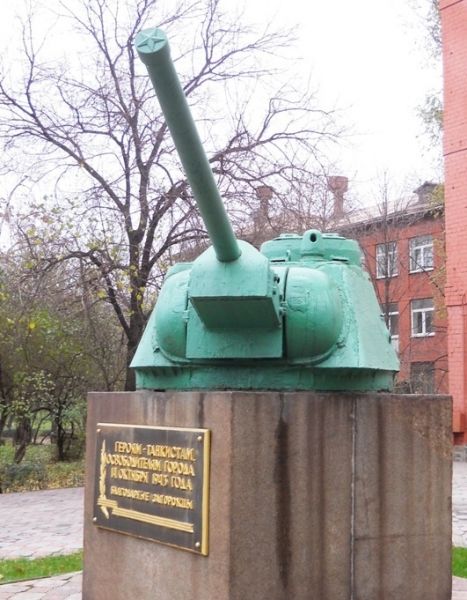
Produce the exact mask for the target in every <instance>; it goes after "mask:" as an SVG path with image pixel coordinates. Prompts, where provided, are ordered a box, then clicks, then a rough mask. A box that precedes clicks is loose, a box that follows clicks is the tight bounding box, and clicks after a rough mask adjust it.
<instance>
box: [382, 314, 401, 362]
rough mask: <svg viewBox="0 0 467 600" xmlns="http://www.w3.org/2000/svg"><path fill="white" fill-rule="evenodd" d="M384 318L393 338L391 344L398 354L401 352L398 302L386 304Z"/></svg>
mask: <svg viewBox="0 0 467 600" xmlns="http://www.w3.org/2000/svg"><path fill="white" fill-rule="evenodd" d="M384 317H385V320H386V325H387V328H388V329H389V334H390V336H391V343H392V345H393V346H394V349H395V350H396V352H399V306H398V304H397V302H390V303H389V304H386V306H385V310H384Z"/></svg>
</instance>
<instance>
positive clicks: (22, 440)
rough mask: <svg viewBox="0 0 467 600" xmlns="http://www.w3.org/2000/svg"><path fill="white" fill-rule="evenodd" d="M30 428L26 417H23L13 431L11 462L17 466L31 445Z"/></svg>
mask: <svg viewBox="0 0 467 600" xmlns="http://www.w3.org/2000/svg"><path fill="white" fill-rule="evenodd" d="M31 437H32V428H31V422H30V420H29V419H28V418H27V417H23V418H22V419H21V421H20V422H19V424H18V425H17V427H16V431H15V439H14V444H15V455H14V458H13V461H14V462H15V463H16V464H19V463H20V462H21V461H22V460H23V458H24V455H25V454H26V449H27V447H28V445H29V444H30V443H31Z"/></svg>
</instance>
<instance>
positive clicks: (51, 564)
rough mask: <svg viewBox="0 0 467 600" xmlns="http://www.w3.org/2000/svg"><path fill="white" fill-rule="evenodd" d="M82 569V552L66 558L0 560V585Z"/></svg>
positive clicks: (47, 557)
mask: <svg viewBox="0 0 467 600" xmlns="http://www.w3.org/2000/svg"><path fill="white" fill-rule="evenodd" d="M82 568H83V552H82V551H81V552H76V553H75V554H69V555H67V556H46V557H44V558H34V559H27V558H17V559H11V560H0V584H4V583H11V582H12V581H24V580H28V579H39V578H40V577H52V576H53V575H62V574H63V573H73V572H74V571H81V570H82Z"/></svg>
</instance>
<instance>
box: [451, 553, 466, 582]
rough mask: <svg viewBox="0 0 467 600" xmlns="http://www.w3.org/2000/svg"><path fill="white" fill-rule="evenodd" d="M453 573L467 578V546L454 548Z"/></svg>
mask: <svg viewBox="0 0 467 600" xmlns="http://www.w3.org/2000/svg"><path fill="white" fill-rule="evenodd" d="M452 574H453V575H455V576H456V577H466V578H467V548H453V549H452Z"/></svg>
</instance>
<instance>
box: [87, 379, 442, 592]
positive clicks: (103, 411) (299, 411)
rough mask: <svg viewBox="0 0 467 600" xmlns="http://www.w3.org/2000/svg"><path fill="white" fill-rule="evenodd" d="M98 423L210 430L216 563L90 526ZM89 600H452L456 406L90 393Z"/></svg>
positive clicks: (331, 397)
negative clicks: (453, 427) (453, 408)
mask: <svg viewBox="0 0 467 600" xmlns="http://www.w3.org/2000/svg"><path fill="white" fill-rule="evenodd" d="M98 422H107V423H125V424H135V425H148V426H149V425H151V426H166V427H190V428H196V427H202V428H207V429H210V430H211V432H212V447H211V488H210V503H209V505H210V516H209V527H210V534H209V556H207V557H203V556H198V555H195V554H192V553H189V552H186V551H183V550H179V549H175V548H171V547H168V546H164V545H161V544H158V543H155V542H151V541H147V540H142V539H138V538H135V537H131V536H128V535H122V534H120V533H115V532H112V531H106V530H102V529H100V528H97V527H96V526H95V525H94V524H93V523H92V515H93V504H94V485H95V481H96V476H95V473H94V469H95V453H96V442H95V436H96V434H95V432H96V424H97V423H98ZM87 435H88V437H87V463H86V467H87V479H86V481H87V486H86V501H85V541H84V550H85V560H84V584H83V599H84V600H97V599H99V600H106V599H112V600H128V598H131V599H135V600H136V599H138V600H200V599H203V600H311V599H316V600H383V599H384V600H450V598H451V563H450V560H451V559H450V556H451V476H452V467H451V401H450V398H448V397H440V396H437V397H426V396H405V395H395V394H375V393H368V394H354V393H352V394H350V393H349V394H345V393H315V392H300V393H278V392H207V393H202V392H176V393H174V392H170V393H159V392H150V391H143V392H135V393H92V394H90V395H89V404H88V434H87Z"/></svg>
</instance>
